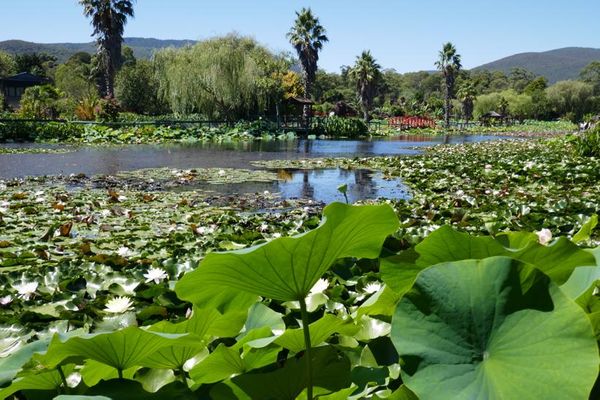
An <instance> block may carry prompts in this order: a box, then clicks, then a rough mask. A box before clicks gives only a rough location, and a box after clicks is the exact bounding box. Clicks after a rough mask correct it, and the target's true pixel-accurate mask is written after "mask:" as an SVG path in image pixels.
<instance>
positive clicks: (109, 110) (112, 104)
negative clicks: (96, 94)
mask: <svg viewBox="0 0 600 400" xmlns="http://www.w3.org/2000/svg"><path fill="white" fill-rule="evenodd" d="M120 111H121V106H120V105H119V102H118V101H117V100H115V99H114V98H110V97H106V98H103V99H100V101H99V102H98V105H97V106H96V108H95V112H96V120H98V121H116V120H117V118H118V117H119V112H120Z"/></svg>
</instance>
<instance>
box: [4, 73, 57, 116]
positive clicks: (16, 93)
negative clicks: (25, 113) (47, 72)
mask: <svg viewBox="0 0 600 400" xmlns="http://www.w3.org/2000/svg"><path fill="white" fill-rule="evenodd" d="M45 83H48V80H47V79H45V78H42V77H39V76H36V75H33V74H30V73H29V72H21V73H20V74H17V75H14V76H9V77H7V78H1V79H0V92H2V94H3V95H4V100H5V101H6V104H8V106H9V107H11V108H19V103H20V101H21V96H23V92H24V91H25V89H27V88H28V87H31V86H37V85H43V84H45Z"/></svg>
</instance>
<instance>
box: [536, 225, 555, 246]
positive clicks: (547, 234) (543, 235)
mask: <svg viewBox="0 0 600 400" xmlns="http://www.w3.org/2000/svg"><path fill="white" fill-rule="evenodd" d="M536 234H537V236H538V241H539V242H540V244H543V245H547V244H548V243H550V241H551V240H552V232H551V231H550V229H546V228H544V229H542V230H541V231H537V232H536Z"/></svg>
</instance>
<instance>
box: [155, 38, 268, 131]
mask: <svg viewBox="0 0 600 400" xmlns="http://www.w3.org/2000/svg"><path fill="white" fill-rule="evenodd" d="M154 63H155V68H156V71H157V75H158V81H159V95H160V97H161V98H162V99H163V100H165V102H166V103H167V104H169V105H170V107H171V109H172V110H173V111H174V112H176V113H179V114H189V113H200V114H203V115H204V116H206V117H209V118H223V119H227V120H235V119H240V118H251V117H254V116H256V114H257V113H259V112H261V111H262V110H264V108H265V107H266V105H267V103H268V100H269V97H270V96H271V95H273V96H277V93H275V94H273V92H277V90H278V86H276V85H272V84H271V83H270V82H269V81H268V78H269V77H270V76H271V74H272V73H273V69H277V66H278V65H279V64H278V63H277V62H276V59H275V56H273V55H272V54H271V53H270V52H269V51H268V50H266V49H265V48H264V47H262V46H260V45H259V44H257V43H256V41H254V40H253V39H250V38H246V37H241V36H238V35H234V34H231V35H228V36H225V37H218V38H213V39H209V40H205V41H202V42H199V43H197V44H195V45H194V46H190V47H185V48H182V49H172V48H170V49H164V50H161V51H159V52H158V53H157V54H156V55H155V57H154Z"/></svg>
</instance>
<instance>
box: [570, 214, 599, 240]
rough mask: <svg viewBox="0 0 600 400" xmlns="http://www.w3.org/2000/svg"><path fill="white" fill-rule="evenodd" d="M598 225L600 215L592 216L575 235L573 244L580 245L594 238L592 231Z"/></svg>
mask: <svg viewBox="0 0 600 400" xmlns="http://www.w3.org/2000/svg"><path fill="white" fill-rule="evenodd" d="M596 225H598V214H592V216H590V217H589V218H588V220H587V221H586V222H585V223H584V224H583V225H582V226H581V229H579V231H578V232H577V233H576V234H574V235H573V242H575V243H579V242H583V241H586V240H588V239H589V238H590V236H592V231H593V230H594V228H595V227H596Z"/></svg>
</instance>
